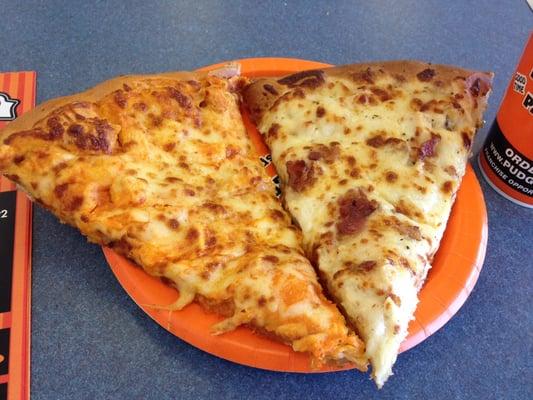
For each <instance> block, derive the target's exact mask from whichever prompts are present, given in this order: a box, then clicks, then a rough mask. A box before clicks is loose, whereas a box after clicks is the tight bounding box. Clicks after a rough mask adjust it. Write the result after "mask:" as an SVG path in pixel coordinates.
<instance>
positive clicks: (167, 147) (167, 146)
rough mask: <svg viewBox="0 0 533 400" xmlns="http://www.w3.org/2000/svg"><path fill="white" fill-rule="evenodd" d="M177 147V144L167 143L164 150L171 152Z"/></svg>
mask: <svg viewBox="0 0 533 400" xmlns="http://www.w3.org/2000/svg"><path fill="white" fill-rule="evenodd" d="M175 147H176V143H175V142H170V143H167V144H165V145H164V146H163V150H165V151H168V152H171V151H172V150H174V148H175Z"/></svg>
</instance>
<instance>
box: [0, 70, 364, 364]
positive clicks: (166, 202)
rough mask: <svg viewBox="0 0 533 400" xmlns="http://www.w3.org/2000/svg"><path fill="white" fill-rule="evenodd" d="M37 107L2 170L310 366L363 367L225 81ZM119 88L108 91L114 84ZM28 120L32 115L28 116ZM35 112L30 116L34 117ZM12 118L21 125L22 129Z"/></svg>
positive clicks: (84, 227) (174, 83)
mask: <svg viewBox="0 0 533 400" xmlns="http://www.w3.org/2000/svg"><path fill="white" fill-rule="evenodd" d="M125 82H127V83H125V84H124V85H122V86H119V88H118V89H116V90H114V91H112V92H110V93H109V92H107V93H103V94H102V95H101V96H100V97H99V99H98V100H91V101H88V100H87V99H88V98H89V97H90V96H89V95H87V94H81V95H78V96H77V97H76V98H74V99H69V100H68V101H65V102H63V104H62V105H61V106H54V105H47V104H45V105H43V106H41V107H40V108H38V109H37V111H36V113H40V114H41V116H42V117H43V118H42V119H39V120H38V121H37V122H35V123H34V124H33V125H32V126H31V127H29V129H25V130H22V129H20V128H19V129H17V126H21V125H23V124H25V122H24V121H26V120H25V119H22V120H21V121H17V122H15V123H13V124H12V125H10V127H9V129H7V130H5V131H3V132H2V133H1V134H0V140H1V142H0V143H2V144H1V145H0V170H1V171H2V172H3V173H5V174H6V175H8V176H10V177H11V178H12V179H14V180H15V181H17V182H18V183H19V184H20V185H22V187H23V188H24V189H25V190H26V191H28V192H29V194H30V195H31V196H32V197H33V198H34V199H36V200H37V201H39V202H40V203H42V204H44V205H45V206H46V207H47V208H48V209H50V210H51V211H52V212H53V213H54V214H56V215H57V216H58V217H59V218H61V220H62V221H64V222H67V223H69V224H71V225H73V226H76V227H77V228H78V229H79V230H80V231H81V232H82V233H83V234H85V235H87V237H88V238H89V239H90V240H91V241H93V242H95V243H98V244H102V245H106V246H110V247H112V248H113V249H115V250H116V251H118V252H120V253H122V254H124V255H126V256H128V257H129V258H131V259H132V260H134V261H135V262H136V263H138V264H139V265H141V266H142V267H143V268H144V269H145V270H146V271H147V272H148V273H150V274H152V275H155V276H161V277H165V278H166V279H168V280H170V281H171V282H172V284H173V285H174V286H175V287H176V288H177V289H178V290H179V292H180V297H179V300H178V301H177V302H176V303H175V304H173V305H171V306H169V308H170V309H180V308H182V307H185V306H186V305H187V304H189V303H190V302H191V301H193V300H194V299H195V298H196V299H203V300H202V301H203V304H205V305H207V306H208V307H209V308H211V309H213V310H215V311H218V312H220V313H222V314H224V316H225V317H227V319H225V320H223V321H222V322H220V323H219V324H217V325H215V326H214V327H213V332H214V333H217V334H220V333H223V332H226V331H228V330H231V329H234V328H235V327H236V326H238V325H241V324H251V325H254V326H255V327H257V328H259V329H262V330H265V331H267V332H269V333H271V334H273V335H275V336H276V337H277V338H279V339H280V340H282V341H284V342H286V343H289V344H291V345H292V346H293V348H294V349H295V350H297V351H304V352H310V353H311V354H312V355H313V357H314V359H315V362H317V363H323V362H328V361H334V362H345V361H352V362H355V363H356V365H357V367H359V368H362V369H363V368H365V366H366V359H365V357H364V353H363V351H364V350H363V346H362V343H361V342H360V340H359V339H358V338H357V337H356V336H355V335H354V334H353V333H350V332H349V330H348V328H347V327H346V324H345V320H344V318H343V317H342V315H341V314H340V313H339V311H338V310H337V309H336V307H335V306H334V305H333V304H331V303H330V302H329V301H328V300H326V299H325V297H324V296H323V294H322V291H321V289H320V287H319V285H318V282H317V279H316V275H315V273H314V270H313V268H312V266H311V264H310V263H309V262H308V260H306V259H305V257H304V256H303V251H302V250H301V248H300V244H299V241H300V237H299V233H298V231H297V230H296V229H295V228H294V227H293V226H291V224H290V218H289V217H288V215H287V214H286V213H285V212H284V211H283V209H282V208H281V205H280V204H279V202H278V201H277V199H276V198H275V196H274V190H273V187H272V183H271V182H270V179H269V177H268V176H267V175H266V173H265V171H264V169H263V168H262V167H261V166H260V163H259V160H258V157H257V155H256V154H255V153H254V152H253V150H252V148H251V143H250V141H249V139H248V137H247V135H246V132H245V128H244V126H243V123H242V120H241V116H240V113H239V109H238V104H237V99H236V96H235V94H234V93H232V92H231V91H230V90H229V83H228V81H227V80H225V79H220V78H215V77H207V78H202V79H200V80H179V79H170V78H164V77H160V78H158V77H150V78H146V77H145V78H142V79H141V78H139V79H131V78H130V79H127V81H125ZM115 86H116V85H115ZM26 118H28V117H26ZM30 118H31V117H30ZM17 124H19V125H17Z"/></svg>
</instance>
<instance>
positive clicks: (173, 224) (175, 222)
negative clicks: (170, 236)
mask: <svg viewBox="0 0 533 400" xmlns="http://www.w3.org/2000/svg"><path fill="white" fill-rule="evenodd" d="M167 225H168V227H169V228H170V229H172V230H177V229H178V228H179V227H180V223H179V222H178V220H177V219H176V218H170V219H169V220H168V221H167Z"/></svg>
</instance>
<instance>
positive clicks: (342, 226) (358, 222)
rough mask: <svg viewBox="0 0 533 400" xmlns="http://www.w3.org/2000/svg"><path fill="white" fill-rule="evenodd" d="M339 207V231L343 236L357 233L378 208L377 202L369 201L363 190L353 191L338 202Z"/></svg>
mask: <svg viewBox="0 0 533 400" xmlns="http://www.w3.org/2000/svg"><path fill="white" fill-rule="evenodd" d="M337 203H338V205H339V222H337V231H338V233H339V234H341V235H348V234H354V233H357V232H358V231H359V230H361V228H362V227H363V225H364V223H365V221H366V219H367V217H368V216H369V215H370V214H372V213H373V212H374V211H375V210H376V209H377V207H378V203H377V202H376V201H375V200H369V199H368V198H367V197H366V195H365V193H364V192H363V191H362V190H361V189H358V190H354V189H351V190H349V191H348V192H346V193H345V194H344V195H343V196H342V197H340V198H339V199H338V200H337Z"/></svg>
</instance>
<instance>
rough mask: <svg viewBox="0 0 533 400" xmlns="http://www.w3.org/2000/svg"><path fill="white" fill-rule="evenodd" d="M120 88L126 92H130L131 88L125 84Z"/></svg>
mask: <svg viewBox="0 0 533 400" xmlns="http://www.w3.org/2000/svg"><path fill="white" fill-rule="evenodd" d="M122 88H123V89H124V90H125V91H126V92H129V91H131V87H130V86H129V85H127V84H125V83H124V84H123V85H122Z"/></svg>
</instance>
